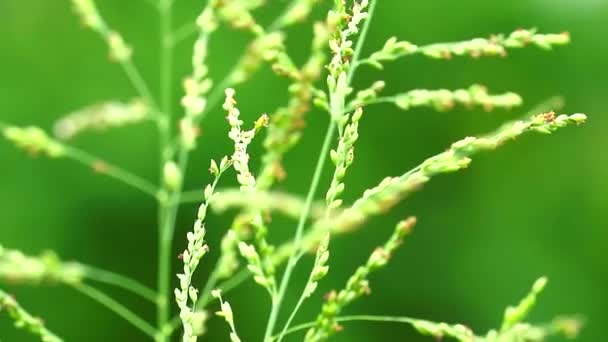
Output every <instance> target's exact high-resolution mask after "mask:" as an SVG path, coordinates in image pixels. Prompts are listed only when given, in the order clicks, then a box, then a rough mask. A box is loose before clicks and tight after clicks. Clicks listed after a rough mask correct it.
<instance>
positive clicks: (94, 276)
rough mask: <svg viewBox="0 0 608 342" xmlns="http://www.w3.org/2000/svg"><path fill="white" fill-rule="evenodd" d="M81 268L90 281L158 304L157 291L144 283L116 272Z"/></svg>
mask: <svg viewBox="0 0 608 342" xmlns="http://www.w3.org/2000/svg"><path fill="white" fill-rule="evenodd" d="M80 266H81V267H82V270H83V272H84V277H85V278H87V279H89V280H93V281H97V282H100V283H104V284H108V285H112V286H116V287H120V288H122V289H125V290H127V291H130V292H132V293H134V294H136V295H138V296H141V297H142V298H144V299H146V300H148V301H150V302H153V303H156V300H157V294H156V291H154V290H152V289H151V288H149V287H147V286H145V285H143V284H142V283H140V282H138V281H136V280H133V279H131V278H128V277H125V276H123V275H120V274H117V273H114V272H110V271H106V270H102V269H99V268H96V267H93V266H88V265H80Z"/></svg>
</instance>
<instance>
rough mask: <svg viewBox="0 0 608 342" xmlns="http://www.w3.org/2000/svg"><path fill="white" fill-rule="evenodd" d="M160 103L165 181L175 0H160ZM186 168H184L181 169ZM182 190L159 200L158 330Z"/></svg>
mask: <svg viewBox="0 0 608 342" xmlns="http://www.w3.org/2000/svg"><path fill="white" fill-rule="evenodd" d="M158 8H159V14H160V23H159V24H160V103H161V111H162V113H161V120H159V121H158V131H159V145H160V146H159V152H160V162H161V163H160V177H161V184H162V183H163V179H162V178H163V168H164V165H165V164H166V163H167V162H168V160H169V158H170V153H169V150H170V147H171V146H170V142H171V141H170V139H171V129H170V123H171V116H172V115H171V104H172V98H171V95H172V94H171V93H172V82H173V80H172V76H173V75H172V69H173V48H172V45H171V44H170V36H171V30H172V18H171V17H172V14H173V13H172V1H171V0H160V2H159V7H158ZM180 170H183V169H180ZM180 193H181V189H179V191H175V192H173V193H170V194H168V198H165V199H162V200H161V201H160V204H159V215H158V225H159V227H158V279H157V283H158V299H157V314H156V321H157V322H156V323H157V327H158V329H159V330H162V328H163V327H165V326H166V325H167V323H168V322H169V317H170V307H169V303H170V293H171V291H170V285H171V260H172V257H171V245H172V241H173V230H174V226H175V217H176V216H177V203H175V197H177V198H178V199H179V194H180ZM156 340H157V341H158V342H166V341H168V336H166V335H165V334H162V333H161V334H159V335H158V336H157V339H156Z"/></svg>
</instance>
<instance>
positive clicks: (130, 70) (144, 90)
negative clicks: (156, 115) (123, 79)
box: [120, 59, 159, 112]
mask: <svg viewBox="0 0 608 342" xmlns="http://www.w3.org/2000/svg"><path fill="white" fill-rule="evenodd" d="M120 66H121V67H122V69H123V71H124V72H125V74H126V75H127V78H128V79H129V81H130V82H131V84H132V85H133V88H135V90H136V91H137V92H138V93H139V96H141V97H142V98H143V99H144V101H145V102H146V103H148V105H149V106H151V107H152V109H153V110H154V111H155V112H158V110H159V108H158V105H157V103H156V101H155V100H154V96H152V92H151V91H150V88H148V85H147V84H146V81H144V78H143V77H142V76H141V73H140V72H139V70H138V69H137V67H135V65H134V64H133V62H132V61H131V60H130V59H129V60H127V61H125V62H121V63H120Z"/></svg>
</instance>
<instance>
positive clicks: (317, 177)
mask: <svg viewBox="0 0 608 342" xmlns="http://www.w3.org/2000/svg"><path fill="white" fill-rule="evenodd" d="M335 132H336V125H335V124H334V122H333V121H330V122H329V125H328V127H327V132H326V133H325V139H324V141H323V146H322V147H321V151H320V154H319V159H318V160H317V166H316V167H315V172H314V174H313V177H312V182H311V184H310V188H309V190H308V195H307V196H306V202H305V203H304V208H303V210H302V214H301V215H300V219H299V221H298V226H297V228H296V236H295V239H294V241H295V242H294V243H295V245H296V246H298V245H299V244H300V240H301V239H302V235H303V233H304V226H305V225H306V221H307V220H308V217H309V213H310V209H311V208H312V204H313V201H314V198H315V195H316V193H317V189H318V187H319V183H320V181H321V176H322V174H323V168H324V166H325V162H326V161H327V155H328V153H329V149H330V147H331V143H332V140H333V138H334V135H335ZM297 262H298V258H297V253H293V254H292V256H291V257H290V258H289V261H287V266H286V268H285V273H284V274H283V278H282V279H281V285H280V286H279V291H278V293H277V295H276V296H275V298H273V303H272V309H271V311H270V316H269V318H268V324H267V325H266V332H265V333H264V340H263V341H264V342H267V341H269V339H270V337H271V336H272V332H273V330H274V327H275V325H276V322H277V318H278V314H279V311H280V308H281V304H282V301H283V298H284V297H285V293H286V292H287V287H288V285H289V280H290V279H291V275H292V273H293V271H294V269H295V266H296V264H297Z"/></svg>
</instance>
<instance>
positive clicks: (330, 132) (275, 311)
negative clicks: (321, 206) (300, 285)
mask: <svg viewBox="0 0 608 342" xmlns="http://www.w3.org/2000/svg"><path fill="white" fill-rule="evenodd" d="M376 3H377V1H373V0H372V1H371V2H370V5H369V10H368V13H369V16H368V19H367V20H366V21H365V23H364V24H363V29H362V30H361V35H360V37H359V39H358V40H357V44H356V47H355V52H354V54H353V57H352V64H353V67H351V68H350V69H349V70H348V74H347V83H348V84H351V82H352V80H353V77H354V75H355V72H356V70H357V68H356V63H357V60H358V59H359V57H360V56H361V50H362V48H363V44H364V43H365V40H366V38H367V34H368V32H369V27H370V23H371V19H372V17H373V15H374V11H375V8H376ZM342 102H343V101H342ZM332 110H336V111H338V112H332V113H331V114H332V115H331V117H332V120H330V122H329V127H328V129H327V133H326V136H325V140H324V142H323V146H322V147H321V151H320V155H319V160H318V161H317V167H316V169H315V173H314V175H313V180H312V183H311V186H310V189H309V191H308V195H307V196H306V202H305V204H304V209H303V210H302V214H301V215H300V219H299V222H298V226H297V228H296V235H295V238H294V245H295V246H299V245H300V243H301V240H302V235H303V233H304V226H305V225H306V221H307V219H308V216H309V213H310V209H311V208H312V204H313V200H314V197H315V194H316V192H317V188H318V186H319V181H320V179H321V174H322V173H323V168H324V165H325V161H326V160H327V155H328V153H329V150H330V147H331V142H332V139H333V136H334V134H335V130H336V125H335V123H334V122H333V118H334V117H339V116H337V115H336V114H342V111H343V110H344V108H334V109H332ZM301 255H302V254H300V253H293V254H292V255H291V256H290V258H289V260H288V261H287V266H286V268H285V273H284V274H283V278H282V279H281V285H280V287H279V292H278V294H277V296H276V297H275V298H274V299H273V305H272V309H271V311H270V316H269V318H268V324H267V325H266V332H265V333H264V342H269V341H270V339H271V336H272V333H273V330H274V327H275V325H276V322H277V318H278V315H279V311H280V309H281V304H282V302H283V299H284V297H285V293H286V291H287V287H288V285H289V280H290V278H291V276H292V273H293V271H294V269H295V266H296V264H297V263H298V261H299V259H300V257H301ZM298 308H299V306H296V309H295V310H294V313H292V315H293V316H295V311H297V309H298ZM292 315H290V316H292ZM288 327H289V326H288V325H286V328H288Z"/></svg>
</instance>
